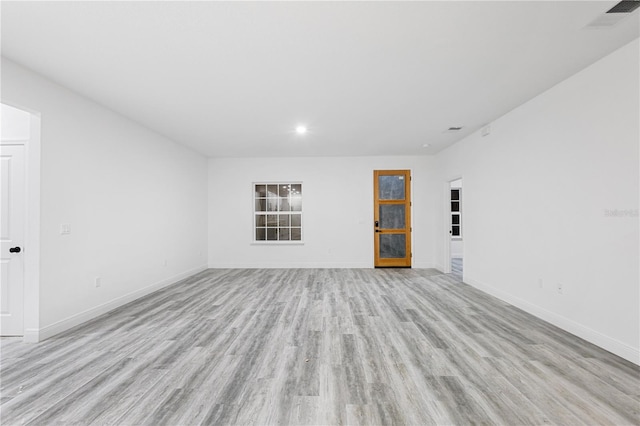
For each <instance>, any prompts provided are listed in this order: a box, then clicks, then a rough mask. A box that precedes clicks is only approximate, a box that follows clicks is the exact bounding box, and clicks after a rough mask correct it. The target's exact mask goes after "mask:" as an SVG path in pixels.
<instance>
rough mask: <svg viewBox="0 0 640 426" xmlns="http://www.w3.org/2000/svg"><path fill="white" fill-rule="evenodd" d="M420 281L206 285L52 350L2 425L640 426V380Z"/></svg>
mask: <svg viewBox="0 0 640 426" xmlns="http://www.w3.org/2000/svg"><path fill="white" fill-rule="evenodd" d="M460 278H461V277H460V275H459V274H449V275H443V274H440V273H438V272H437V271H434V270H414V269H344V270H341V269H298V270H296V269H293V270H285V269H245V270H207V271H204V272H202V273H200V274H197V275H195V276H193V277H190V278H187V279H185V280H183V281H181V282H178V283H176V284H174V285H172V286H169V287H166V288H164V289H162V290H160V291H158V292H156V293H153V294H151V295H148V296H146V297H144V298H141V299H139V300H136V301H134V302H132V303H129V304H127V305H125V306H122V307H120V308H118V309H116V310H114V311H111V312H109V313H107V314H105V315H103V316H101V317H99V318H96V319H94V320H92V321H90V322H88V323H85V324H83V325H81V326H78V327H76V328H74V329H72V330H69V331H67V332H65V333H63V334H60V335H58V336H56V337H54V338H51V339H49V340H46V341H44V342H41V343H39V344H26V343H23V342H21V341H19V340H16V339H2V340H0V403H1V405H0V422H1V424H2V425H22V424H27V425H54V424H55V425H154V426H155V425H319V424H322V425H346V424H349V425H352V424H353V425H355V424H362V425H469V424H487V425H489V424H496V425H541V424H555V425H596V424H597V425H639V424H640V367H638V366H636V365H634V364H632V363H630V362H627V361H625V360H623V359H621V358H619V357H617V356H615V355H612V354H610V353H608V352H606V351H604V350H602V349H600V348H598V347H596V346H594V345H591V344H590V343H588V342H585V341H583V340H581V339H579V338H577V337H575V336H573V335H570V334H568V333H566V332H564V331H563V330H560V329H558V328H557V327H554V326H552V325H550V324H548V323H545V322H543V321H541V320H539V319H536V318H534V317H532V316H531V315H529V314H527V313H525V312H523V311H521V310H519V309H517V308H515V307H513V306H510V305H508V304H506V303H504V302H502V301H500V300H498V299H495V298H493V297H491V296H489V295H487V294H485V293H482V292H480V291H478V290H476V289H474V288H472V287H470V286H468V285H466V284H464V283H462V282H461V281H460Z"/></svg>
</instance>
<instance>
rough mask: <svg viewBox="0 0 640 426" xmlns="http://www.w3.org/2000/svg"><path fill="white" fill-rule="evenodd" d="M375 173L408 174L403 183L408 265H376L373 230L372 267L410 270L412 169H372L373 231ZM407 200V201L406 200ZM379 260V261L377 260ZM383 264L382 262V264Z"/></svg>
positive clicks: (411, 263)
mask: <svg viewBox="0 0 640 426" xmlns="http://www.w3.org/2000/svg"><path fill="white" fill-rule="evenodd" d="M376 172H385V173H388V174H393V173H396V174H405V172H408V175H409V180H408V182H407V181H405V205H406V202H407V201H408V203H409V205H408V206H406V221H405V227H406V228H408V231H407V233H406V235H407V238H408V241H406V244H405V249H406V252H407V253H408V264H407V265H384V264H381V265H377V264H376V259H378V250H379V239H378V237H377V235H376V232H375V230H374V233H373V267H374V268H412V267H413V199H412V185H413V170H412V169H374V170H373V218H372V225H374V229H375V220H376V219H375V218H376V216H377V212H376V200H378V194H377V193H376V186H377V182H376ZM407 199H408V200H407ZM406 228H405V229H406ZM378 260H379V259H378ZM378 263H380V262H378ZM383 263H384V262H383Z"/></svg>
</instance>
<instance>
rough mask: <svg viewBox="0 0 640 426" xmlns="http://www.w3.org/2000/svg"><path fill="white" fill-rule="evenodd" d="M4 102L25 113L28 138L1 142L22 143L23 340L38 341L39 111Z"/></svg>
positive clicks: (2, 141) (8, 143) (2, 142)
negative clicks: (23, 202)
mask: <svg viewBox="0 0 640 426" xmlns="http://www.w3.org/2000/svg"><path fill="white" fill-rule="evenodd" d="M2 103H3V104H4V105H7V106H9V107H12V108H16V109H19V110H22V111H24V112H26V113H28V114H29V116H30V120H29V130H30V133H29V139H28V140H1V139H0V144H2V145H24V154H25V164H24V166H25V218H24V219H25V220H24V226H25V233H24V236H25V240H24V252H23V256H24V283H23V299H22V300H23V304H24V309H23V337H22V339H23V341H25V342H31V343H36V342H39V341H40V173H41V165H40V158H41V157H40V155H41V154H40V153H41V115H40V113H39V112H37V111H34V110H32V109H29V108H25V107H23V106H20V105H17V104H15V103H13V102H9V101H7V100H4V99H3V100H2Z"/></svg>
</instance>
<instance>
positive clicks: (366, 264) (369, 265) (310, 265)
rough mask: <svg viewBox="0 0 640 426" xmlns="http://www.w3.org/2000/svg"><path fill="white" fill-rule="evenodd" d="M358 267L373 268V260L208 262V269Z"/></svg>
mask: <svg viewBox="0 0 640 426" xmlns="http://www.w3.org/2000/svg"><path fill="white" fill-rule="evenodd" d="M315 268H317V269H328V268H330V269H360V268H373V262H344V263H341V262H290V263H287V262H285V263H274V262H264V263H261V262H251V263H218V262H212V263H209V269H315Z"/></svg>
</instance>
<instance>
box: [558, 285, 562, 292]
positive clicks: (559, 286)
mask: <svg viewBox="0 0 640 426" xmlns="http://www.w3.org/2000/svg"><path fill="white" fill-rule="evenodd" d="M557 288H558V293H559V294H562V283H558V286H557Z"/></svg>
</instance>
